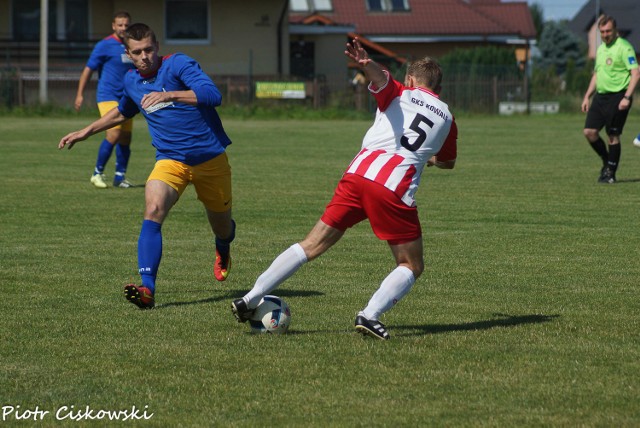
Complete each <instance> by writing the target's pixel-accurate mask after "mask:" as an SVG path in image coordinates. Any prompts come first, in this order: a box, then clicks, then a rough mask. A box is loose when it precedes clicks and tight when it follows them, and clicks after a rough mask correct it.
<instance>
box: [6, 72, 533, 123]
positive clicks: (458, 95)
mask: <svg viewBox="0 0 640 428" xmlns="http://www.w3.org/2000/svg"><path fill="white" fill-rule="evenodd" d="M81 71H82V67H81V66H77V70H76V69H71V70H70V69H68V68H67V69H59V70H50V72H49V75H48V82H47V94H48V103H49V104H50V105H52V106H56V107H71V106H73V103H74V100H75V96H76V91H77V85H78V79H79V77H80V73H81ZM211 77H212V79H213V80H214V82H215V83H216V85H217V86H218V88H219V89H220V92H221V93H222V95H223V99H224V103H225V105H238V106H246V105H256V104H257V105H274V104H275V105H278V104H280V105H287V106H291V105H294V106H295V105H299V106H305V107H309V108H327V107H335V108H345V109H356V110H373V109H374V104H373V103H372V99H371V97H370V96H369V94H368V91H367V90H366V86H365V85H363V84H353V82H352V81H351V79H349V78H347V77H346V76H345V75H344V74H342V73H341V74H335V75H330V76H317V77H315V78H313V79H309V80H302V81H301V80H294V79H283V78H279V77H277V76H249V75H246V76H220V75H214V76H211ZM39 79H40V77H39V73H38V72H37V71H34V70H30V71H29V70H21V69H19V68H5V69H4V70H3V69H0V106H4V107H5V108H6V107H8V108H13V107H28V106H33V105H37V104H38V103H39V99H40V98H39V87H40V81H39ZM265 81H270V82H273V81H279V82H294V81H295V82H304V88H305V89H304V91H305V94H304V97H302V98H294V99H290V98H287V97H286V96H284V97H274V98H272V99H269V98H266V99H265V98H257V97H256V83H257V82H265ZM96 84H97V78H96V74H95V73H94V75H93V78H92V80H91V81H90V82H89V84H88V85H87V87H86V89H85V93H84V99H85V104H87V105H93V100H95V91H96ZM526 96H527V93H526V82H524V81H522V80H520V79H518V78H500V77H498V76H494V77H488V78H487V77H482V78H476V79H465V78H464V77H457V78H454V79H451V80H449V81H445V82H444V83H443V87H442V94H441V97H442V99H443V100H444V101H445V102H447V103H448V104H449V105H450V106H451V108H452V110H453V111H456V112H461V111H472V112H473V111H478V112H485V113H487V112H493V113H497V112H498V106H499V103H500V102H503V101H526Z"/></svg>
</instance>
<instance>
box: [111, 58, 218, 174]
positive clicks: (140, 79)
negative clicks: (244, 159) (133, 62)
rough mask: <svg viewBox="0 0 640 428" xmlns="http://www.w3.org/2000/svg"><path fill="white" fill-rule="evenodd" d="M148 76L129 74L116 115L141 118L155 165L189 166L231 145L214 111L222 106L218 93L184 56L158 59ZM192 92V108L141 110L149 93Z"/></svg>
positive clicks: (173, 105)
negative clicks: (194, 100)
mask: <svg viewBox="0 0 640 428" xmlns="http://www.w3.org/2000/svg"><path fill="white" fill-rule="evenodd" d="M160 61H161V63H160V67H159V68H158V70H157V71H156V73H155V74H154V75H152V76H145V75H141V74H140V72H139V71H138V70H132V71H130V72H128V73H127V74H126V75H125V78H124V95H123V96H122V98H121V99H120V103H119V105H118V110H119V111H120V113H122V114H123V115H124V116H126V117H128V118H131V117H133V116H134V115H135V114H137V113H139V112H142V114H143V115H144V117H145V119H146V120H147V124H148V126H149V133H150V134H151V144H152V145H153V147H155V148H156V160H161V159H171V160H175V161H179V162H182V163H185V164H187V165H191V166H195V165H198V164H200V163H202V162H206V161H208V160H210V159H213V158H214V157H216V156H218V155H219V154H221V153H222V152H224V150H225V147H227V146H228V145H229V144H231V140H230V139H229V137H228V136H227V134H226V133H225V131H224V128H223V127H222V121H221V120H220V116H218V112H217V111H216V109H215V107H217V106H219V105H220V103H221V101H222V95H221V94H220V91H219V90H218V88H217V87H216V85H215V84H214V83H213V81H212V80H211V79H210V78H209V76H207V75H206V74H205V73H204V71H202V69H201V68H200V65H199V64H198V63H197V62H196V61H195V60H193V59H192V58H189V57H188V56H186V55H184V54H180V53H178V54H174V55H169V56H165V57H162V58H161V59H160ZM188 90H192V91H194V92H195V94H196V98H197V99H198V105H197V106H192V105H189V104H185V103H173V102H166V103H159V104H156V105H153V106H151V107H148V108H147V109H146V110H145V109H143V108H142V106H141V101H142V97H143V96H144V95H145V94H148V93H150V92H163V91H164V92H171V91H188Z"/></svg>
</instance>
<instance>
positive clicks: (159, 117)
mask: <svg viewBox="0 0 640 428" xmlns="http://www.w3.org/2000/svg"><path fill="white" fill-rule="evenodd" d="M124 41H125V44H126V47H127V55H129V57H130V58H131V59H132V60H133V63H134V65H135V67H136V70H135V71H130V72H128V73H127V74H126V75H125V78H124V95H123V96H122V98H121V99H120V102H119V104H118V107H117V108H114V109H113V110H111V111H109V112H108V113H107V114H106V115H104V116H103V117H102V118H100V119H98V120H96V121H95V122H93V123H92V124H90V125H88V126H87V127H85V128H83V129H81V130H79V131H75V132H72V133H70V134H68V135H66V136H65V137H63V138H62V139H61V140H60V142H59V144H58V148H59V149H62V148H64V147H65V146H66V147H68V148H69V149H70V148H72V147H73V145H74V144H75V143H77V142H78V141H82V140H85V139H87V138H88V137H90V136H91V135H94V134H96V133H98V132H101V131H104V130H105V129H108V128H110V127H112V126H113V125H116V124H119V123H122V122H124V121H126V120H127V119H130V118H131V117H133V116H134V115H135V114H137V113H139V112H141V113H142V114H143V115H144V116H145V118H146V120H147V124H148V126H149V132H150V134H151V144H152V145H153V146H154V147H155V148H156V165H155V167H154V169H153V171H151V174H150V175H149V178H148V179H147V184H146V186H145V212H144V221H143V222H142V229H141V231H140V238H139V240H138V267H139V272H140V276H141V278H142V285H141V286H137V285H134V284H128V285H127V286H125V297H126V298H127V299H128V300H129V301H131V302H132V303H134V304H136V305H137V306H138V307H140V308H141V309H147V308H152V307H153V306H154V304H155V300H154V293H155V287H156V275H157V272H158V267H159V265H160V259H161V257H162V234H161V227H162V223H163V221H164V219H165V218H166V217H167V215H168V213H169V210H170V209H171V207H173V205H174V204H175V203H176V202H177V201H178V199H179V198H180V195H181V194H182V192H183V191H184V189H185V188H186V187H187V185H188V184H189V183H192V184H193V185H194V187H195V190H196V193H197V195H198V199H199V200H200V201H201V202H202V203H203V205H204V206H205V208H206V212H207V217H208V219H209V223H210V225H211V229H212V230H213V233H214V235H215V237H216V238H215V242H216V258H215V262H214V268H213V270H214V276H215V277H216V279H217V280H218V281H224V280H225V279H226V278H227V275H228V274H229V269H230V267H231V256H230V254H229V247H230V244H231V242H232V241H233V239H234V237H235V222H234V221H233V220H232V217H231V202H232V200H231V168H230V167H229V163H228V160H227V155H226V153H225V148H226V147H227V146H228V145H229V144H231V140H230V139H229V137H228V136H227V134H226V133H225V131H224V128H223V127H222V122H221V121H220V117H219V116H218V113H217V112H216V109H215V107H216V106H219V105H220V103H221V101H222V96H221V94H220V91H219V90H218V88H217V87H216V86H215V84H214V83H213V81H212V80H211V79H210V78H209V77H208V76H207V75H206V74H205V73H204V72H203V71H202V69H201V68H200V65H199V64H198V63H197V62H196V61H195V60H193V59H191V58H189V57H188V56H186V55H183V54H180V53H176V54H173V55H169V56H165V57H159V56H158V42H157V41H156V36H155V34H154V32H153V30H151V28H149V27H148V26H147V25H145V24H133V25H131V26H130V27H129V28H127V30H126V31H125V36H124Z"/></svg>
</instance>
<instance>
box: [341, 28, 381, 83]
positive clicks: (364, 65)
mask: <svg viewBox="0 0 640 428" xmlns="http://www.w3.org/2000/svg"><path fill="white" fill-rule="evenodd" d="M344 54H345V55H346V56H348V57H349V58H351V59H352V60H353V61H355V62H356V63H357V64H358V65H359V66H360V69H361V70H362V71H363V72H364V74H365V76H366V77H367V79H369V81H371V83H373V85H374V86H376V87H378V88H381V87H383V86H384V85H386V84H387V82H388V78H387V74H386V73H385V72H384V69H383V68H382V66H381V65H380V64H378V63H377V62H375V61H374V60H372V59H371V58H369V54H368V53H367V51H366V50H365V49H364V48H363V47H362V44H361V43H360V40H359V39H358V38H357V37H354V38H353V40H352V41H351V43H347V49H346V50H345V51H344Z"/></svg>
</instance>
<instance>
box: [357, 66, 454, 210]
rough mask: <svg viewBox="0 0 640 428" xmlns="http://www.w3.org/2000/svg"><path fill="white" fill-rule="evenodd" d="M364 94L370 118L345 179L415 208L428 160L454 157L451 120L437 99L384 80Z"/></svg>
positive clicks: (451, 116)
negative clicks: (370, 104)
mask: <svg viewBox="0 0 640 428" xmlns="http://www.w3.org/2000/svg"><path fill="white" fill-rule="evenodd" d="M387 76H389V75H388V74H387ZM369 91H370V92H371V93H372V94H373V96H374V97H375V99H376V101H377V103H378V110H377V112H376V118H375V121H374V123H373V125H372V126H371V128H369V130H368V131H367V134H366V135H365V136H364V139H363V141H362V150H361V151H360V153H358V155H357V156H356V157H355V158H354V159H353V161H352V162H351V164H350V165H349V167H348V168H347V171H346V173H347V174H356V175H360V176H362V177H364V178H367V179H369V180H372V181H375V182H376V183H380V184H382V185H383V186H385V187H387V188H388V189H389V190H391V191H392V192H395V193H396V194H397V195H398V196H399V197H400V198H401V199H402V201H403V202H404V203H405V204H407V205H408V206H415V199H414V195H415V193H416V190H417V189H418V184H419V183H420V176H421V174H422V170H423V169H424V165H425V163H426V162H427V161H428V160H429V158H431V156H433V155H436V154H437V155H438V160H439V161H441V162H442V161H447V160H454V159H455V158H456V156H457V147H456V140H457V137H458V130H457V127H456V124H455V120H454V118H453V115H452V114H451V113H450V112H449V107H448V106H447V104H445V103H444V102H442V101H441V100H440V98H439V97H438V95H437V94H435V93H433V92H430V91H428V90H426V89H422V88H409V87H406V86H404V85H402V84H401V83H400V82H398V81H396V80H394V79H392V78H390V77H389V80H388V82H387V84H386V85H385V86H384V87H382V88H375V87H373V85H369Z"/></svg>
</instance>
